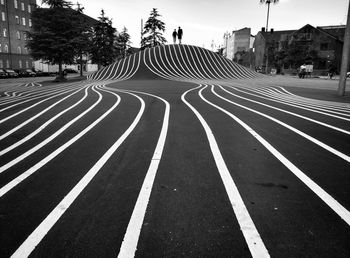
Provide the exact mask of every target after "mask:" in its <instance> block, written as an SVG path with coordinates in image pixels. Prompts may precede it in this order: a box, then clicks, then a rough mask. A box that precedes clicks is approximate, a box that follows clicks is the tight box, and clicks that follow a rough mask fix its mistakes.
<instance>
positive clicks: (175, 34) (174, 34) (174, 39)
mask: <svg viewBox="0 0 350 258" xmlns="http://www.w3.org/2000/svg"><path fill="white" fill-rule="evenodd" d="M176 38H177V32H176V29H175V30H174V32H173V41H174V44H176Z"/></svg>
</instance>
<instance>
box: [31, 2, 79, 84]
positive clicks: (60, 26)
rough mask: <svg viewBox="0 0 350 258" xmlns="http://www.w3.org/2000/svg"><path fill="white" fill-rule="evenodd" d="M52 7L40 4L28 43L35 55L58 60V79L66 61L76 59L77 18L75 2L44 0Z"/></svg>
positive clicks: (52, 61) (61, 77)
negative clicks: (73, 8)
mask: <svg viewBox="0 0 350 258" xmlns="http://www.w3.org/2000/svg"><path fill="white" fill-rule="evenodd" d="M43 3H44V4H47V5H48V6H49V8H40V7H38V8H36V9H35V10H34V11H33V13H32V24H33V27H32V31H31V32H28V42H27V47H28V48H29V49H30V52H31V55H32V56H33V58H34V59H36V60H38V59H43V60H47V61H49V62H51V63H53V64H58V67H59V76H58V77H57V79H58V80H63V79H64V77H63V74H62V64H63V63H72V62H73V61H74V56H75V53H76V51H75V49H74V44H73V42H74V40H75V38H76V36H77V35H78V33H79V31H77V22H78V21H77V19H76V17H77V16H76V15H75V14H74V12H75V11H74V10H72V9H71V3H70V2H68V1H65V0H44V1H43Z"/></svg>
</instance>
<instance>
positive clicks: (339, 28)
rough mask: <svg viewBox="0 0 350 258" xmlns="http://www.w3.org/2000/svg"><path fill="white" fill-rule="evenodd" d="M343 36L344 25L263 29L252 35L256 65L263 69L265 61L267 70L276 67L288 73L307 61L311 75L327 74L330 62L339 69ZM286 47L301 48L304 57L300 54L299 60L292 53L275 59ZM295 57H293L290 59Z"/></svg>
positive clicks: (286, 49) (307, 25)
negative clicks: (311, 69)
mask: <svg viewBox="0 0 350 258" xmlns="http://www.w3.org/2000/svg"><path fill="white" fill-rule="evenodd" d="M344 35H345V26H344V25H336V26H318V27H314V26H312V25H310V24H306V25H305V26H303V27H301V28H300V29H298V30H288V31H271V32H266V31H265V30H264V28H263V30H262V31H260V32H259V33H258V34H257V35H256V38H255V43H254V55H255V67H261V68H263V70H264V69H265V66H266V64H268V68H267V69H268V71H269V69H271V68H276V69H277V71H279V70H280V71H281V72H284V73H291V72H293V71H295V70H296V69H297V68H298V67H299V66H300V65H302V64H303V63H306V64H312V65H313V73H314V74H327V71H328V69H329V67H330V66H331V65H332V66H334V67H336V69H337V70H338V71H339V70H340V65H341V57H342V49H343V43H344ZM289 48H291V49H294V50H296V49H300V50H303V53H305V56H301V57H300V56H299V57H298V58H299V59H296V57H295V56H292V57H291V58H284V59H283V58H280V59H278V57H279V56H280V55H281V53H282V54H283V51H288V49H289ZM267 56H268V59H269V61H268V62H266V58H267ZM294 57H295V60H291V59H293V58H294ZM288 59H289V60H288Z"/></svg>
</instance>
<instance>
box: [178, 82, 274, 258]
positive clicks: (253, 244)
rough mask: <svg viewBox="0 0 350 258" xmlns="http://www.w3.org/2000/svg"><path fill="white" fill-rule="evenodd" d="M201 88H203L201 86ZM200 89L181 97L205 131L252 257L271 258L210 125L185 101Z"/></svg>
mask: <svg viewBox="0 0 350 258" xmlns="http://www.w3.org/2000/svg"><path fill="white" fill-rule="evenodd" d="M199 87H201V85H200V86H199ZM199 87H196V88H194V89H191V90H188V91H186V92H185V93H184V94H183V95H182V96H181V99H182V101H183V102H184V103H185V104H186V105H187V106H188V107H189V108H190V109H191V110H192V111H193V113H194V114H195V115H196V116H197V118H198V119H199V121H200V123H201V124H202V126H203V128H204V130H205V133H206V135H207V138H208V141H209V145H210V149H211V152H212V154H213V157H214V160H215V163H216V166H217V168H218V171H219V174H220V176H221V179H222V182H223V184H224V186H225V189H226V192H227V195H228V197H229V199H230V202H231V206H232V209H233V211H234V213H235V214H236V218H237V220H238V223H239V225H240V228H241V230H242V233H243V235H244V238H245V240H246V242H247V245H248V247H249V250H250V253H251V255H252V256H253V258H255V257H259V258H260V257H270V255H269V253H268V251H267V249H266V247H265V245H264V243H263V241H262V239H261V237H260V234H259V232H258V230H257V229H256V227H255V225H254V222H253V220H252V218H251V217H250V215H249V212H248V210H247V208H246V206H245V204H244V202H243V200H242V197H241V195H240V193H239V191H238V189H237V186H236V184H235V183H234V181H233V179H232V177H231V174H230V171H229V170H228V168H227V166H226V163H225V161H224V159H223V157H222V155H221V152H220V149H219V146H218V145H217V143H216V140H215V137H214V134H213V132H212V131H211V129H210V127H209V125H208V124H207V122H206V121H205V120H204V118H203V117H202V116H201V114H200V113H199V112H198V111H197V110H196V109H195V108H194V107H193V106H192V105H191V104H190V103H189V102H187V101H186V99H185V96H186V94H187V93H189V92H190V91H193V90H195V89H198V88H199Z"/></svg>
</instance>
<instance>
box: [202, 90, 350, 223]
mask: <svg viewBox="0 0 350 258" xmlns="http://www.w3.org/2000/svg"><path fill="white" fill-rule="evenodd" d="M202 90H203V89H202ZM199 95H200V97H201V98H202V99H203V100H204V101H205V102H207V103H208V104H209V105H211V106H213V107H215V108H217V109H219V110H220V111H222V112H223V113H225V114H227V115H228V116H230V117H231V118H232V119H233V120H235V121H236V122H237V123H238V124H240V125H241V126H242V127H243V128H244V129H246V130H247V131H248V132H249V133H250V134H251V135H253V136H254V137H255V138H256V139H257V140H258V141H259V142H260V143H261V144H262V145H263V146H264V147H265V148H266V149H267V150H268V151H269V152H270V153H271V154H272V155H273V156H275V157H276V158H277V159H278V160H279V161H280V162H281V163H282V164H283V165H284V166H286V167H287V168H288V169H289V170H290V171H291V172H292V173H293V174H294V175H295V176H296V177H298V178H299V179H300V180H301V181H302V182H303V183H304V184H305V185H306V186H307V187H308V188H309V189H310V190H311V191H313V192H314V193H315V194H316V195H317V196H318V197H319V198H321V200H322V201H324V202H325V203H326V204H327V205H328V206H329V207H330V208H331V209H332V210H333V211H334V212H335V213H337V214H338V215H339V216H340V217H341V218H342V219H343V220H344V221H345V222H346V223H347V224H348V225H350V212H349V211H348V210H347V209H346V208H344V206H342V205H341V204H340V203H339V202H338V201H337V200H335V199H334V198H333V197H332V196H331V195H329V194H328V193H327V192H326V191H324V190H323V189H322V188H321V187H320V186H319V185H317V184H316V183H315V182H314V181H313V180H312V179H311V178H309V177H308V176H307V175H305V174H304V173H303V172H302V171H301V170H300V169H299V168H297V167H296V166H295V165H294V164H293V163H292V162H290V161H289V160H288V159H287V158H286V157H284V156H283V155H282V154H281V153H280V152H279V151H278V150H277V149H275V148H274V147H273V146H272V145H271V144H270V143H269V142H267V141H266V140H265V139H264V138H263V137H261V136H260V135H259V134H258V133H257V132H255V131H254V130H253V129H252V128H251V127H250V126H248V125H247V124H246V123H244V122H243V121H242V120H240V119H239V118H238V117H236V116H235V115H233V114H232V113H230V112H228V111H227V110H225V109H223V108H221V107H219V106H217V105H215V104H213V103H211V102H210V101H208V100H207V99H205V98H204V97H203V95H202V94H201V91H200V92H199Z"/></svg>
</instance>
